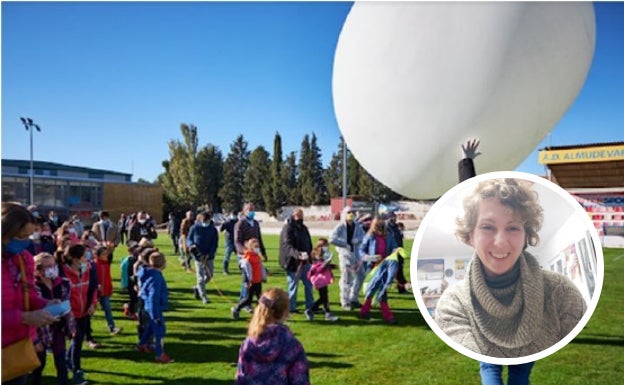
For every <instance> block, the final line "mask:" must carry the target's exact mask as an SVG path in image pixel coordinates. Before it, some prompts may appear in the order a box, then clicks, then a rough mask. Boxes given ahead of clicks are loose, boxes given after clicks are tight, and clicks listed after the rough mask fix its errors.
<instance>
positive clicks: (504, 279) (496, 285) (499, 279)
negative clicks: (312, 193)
mask: <svg viewBox="0 0 624 385" xmlns="http://www.w3.org/2000/svg"><path fill="white" fill-rule="evenodd" d="M483 278H484V279H485V283H486V285H488V287H491V288H492V289H504V288H506V287H509V286H511V285H513V284H514V283H516V282H517V281H518V278H520V259H518V260H517V261H516V263H515V264H514V265H513V267H512V268H511V270H509V271H508V272H506V273H505V274H503V275H499V276H496V277H488V276H487V275H486V274H485V272H483Z"/></svg>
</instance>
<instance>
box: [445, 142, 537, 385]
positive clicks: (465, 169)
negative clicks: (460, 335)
mask: <svg viewBox="0 0 624 385" xmlns="http://www.w3.org/2000/svg"><path fill="white" fill-rule="evenodd" d="M479 144H480V141H479V140H478V139H473V140H469V141H467V142H466V145H463V144H462V146H461V148H462V153H463V155H464V156H463V158H462V159H461V160H460V161H459V163H458V165H457V169H458V176H459V182H460V183H461V182H463V181H465V180H467V179H470V178H472V177H474V176H476V175H477V171H476V168H475V165H474V159H475V158H476V157H477V156H479V155H481V153H480V152H479V151H478V149H479ZM534 364H535V362H527V363H524V364H518V365H509V366H508V368H507V381H508V384H518V385H525V384H526V385H528V384H529V383H530V377H531V371H532V370H533V365H534ZM479 374H480V375H481V383H482V384H483V385H501V384H502V383H503V376H502V374H503V367H502V366H501V365H496V364H490V363H487V362H479Z"/></svg>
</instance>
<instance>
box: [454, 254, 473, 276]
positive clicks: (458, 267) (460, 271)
mask: <svg viewBox="0 0 624 385" xmlns="http://www.w3.org/2000/svg"><path fill="white" fill-rule="evenodd" d="M468 262H470V259H469V258H468V259H466V258H462V259H456V260H455V279H456V280H458V281H459V280H462V279H464V277H465V276H466V270H468Z"/></svg>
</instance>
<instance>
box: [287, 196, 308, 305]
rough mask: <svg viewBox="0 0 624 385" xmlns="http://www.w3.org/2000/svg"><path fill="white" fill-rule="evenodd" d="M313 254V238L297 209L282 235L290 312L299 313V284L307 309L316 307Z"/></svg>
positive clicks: (299, 209)
mask: <svg viewBox="0 0 624 385" xmlns="http://www.w3.org/2000/svg"><path fill="white" fill-rule="evenodd" d="M311 252H312V238H311V237H310V231H309V230H308V227H307V226H306V225H305V224H304V223H303V210H302V209H301V208H296V209H295V210H294V211H293V213H292V215H291V217H290V218H288V220H287V221H286V224H285V225H284V227H282V231H281V233H280V254H279V258H280V265H281V266H282V268H284V270H286V284H287V286H288V301H289V305H290V309H289V310H290V312H291V313H296V312H297V290H298V288H299V282H302V283H303V288H304V290H305V305H306V309H311V308H312V305H314V292H313V288H312V283H311V282H310V279H308V271H309V270H310V266H311V265H310V261H311V255H310V253H311Z"/></svg>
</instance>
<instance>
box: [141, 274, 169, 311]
mask: <svg viewBox="0 0 624 385" xmlns="http://www.w3.org/2000/svg"><path fill="white" fill-rule="evenodd" d="M137 277H138V279H139V296H141V299H142V300H143V302H144V303H145V305H144V306H145V311H146V312H147V314H149V316H150V318H151V319H161V320H162V318H163V311H165V310H167V309H168V303H169V290H168V289H167V282H166V281H165V277H164V276H163V274H162V271H160V270H158V269H154V268H153V267H149V266H141V267H140V268H139V271H138V272H137Z"/></svg>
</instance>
